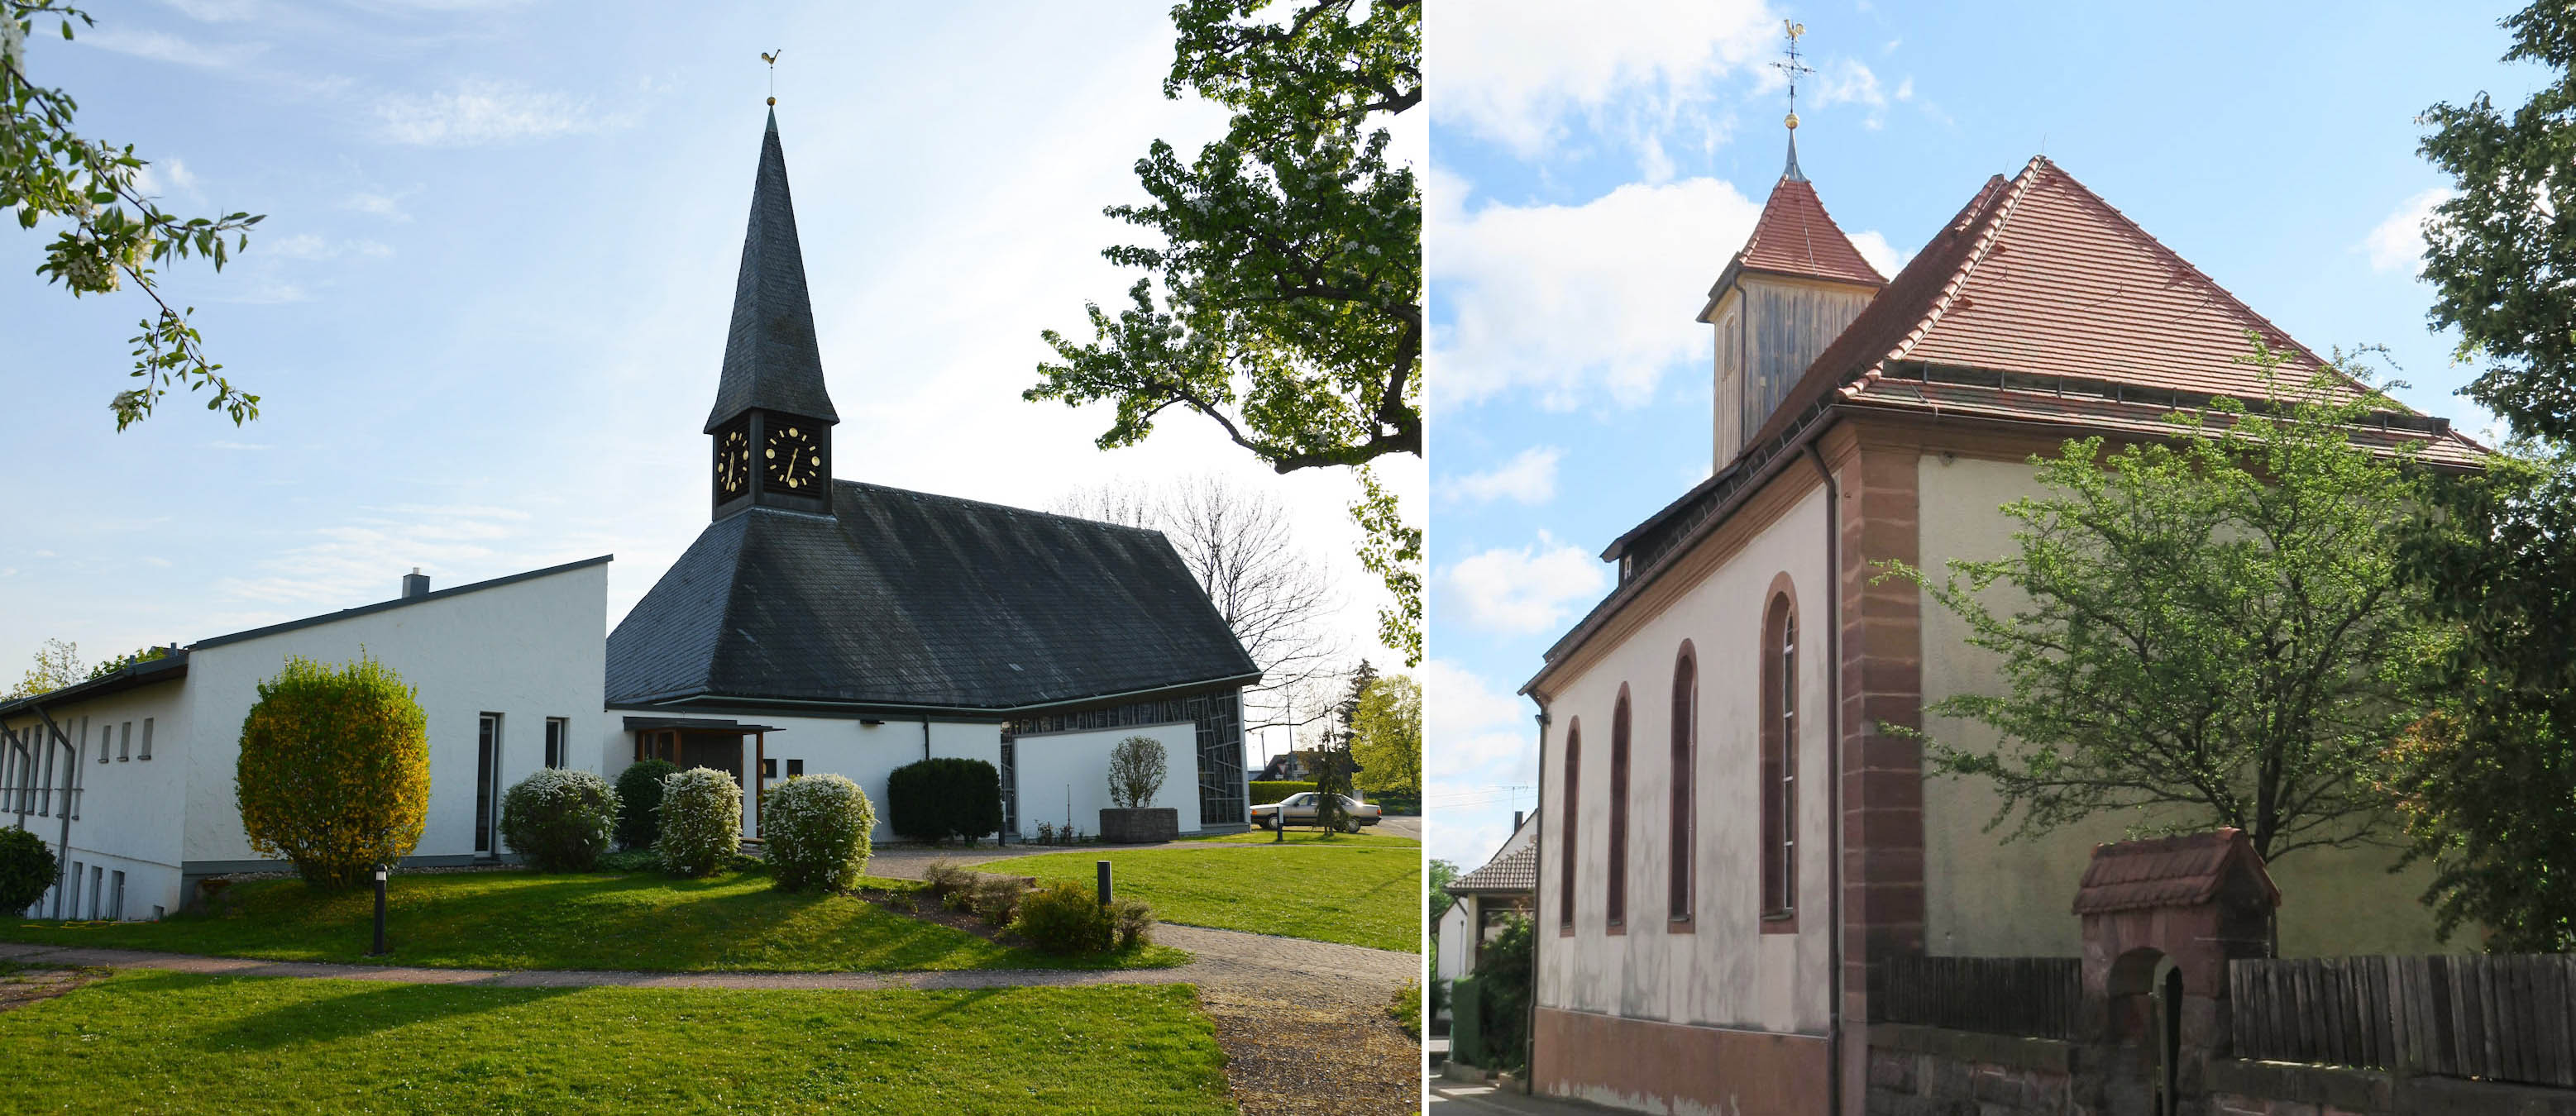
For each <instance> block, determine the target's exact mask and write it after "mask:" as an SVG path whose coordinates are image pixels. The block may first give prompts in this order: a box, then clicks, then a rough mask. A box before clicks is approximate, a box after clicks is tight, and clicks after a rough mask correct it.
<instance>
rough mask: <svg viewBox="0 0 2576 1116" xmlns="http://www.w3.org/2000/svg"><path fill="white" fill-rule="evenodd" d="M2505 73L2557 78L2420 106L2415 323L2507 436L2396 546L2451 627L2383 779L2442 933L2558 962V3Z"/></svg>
mask: <svg viewBox="0 0 2576 1116" xmlns="http://www.w3.org/2000/svg"><path fill="white" fill-rule="evenodd" d="M2504 27H2505V29H2506V30H2507V31H2508V32H2510V33H2511V35H2512V38H2513V46H2512V48H2511V49H2510V50H2508V51H2507V52H2506V54H2505V58H2506V60H2508V61H2522V62H2536V63H2539V64H2541V65H2543V66H2546V67H2548V68H2550V69H2551V70H2554V71H2556V72H2555V74H2554V75H2553V77H2552V79H2551V80H2550V81H2549V82H2548V83H2547V84H2545V85H2544V86H2542V87H2541V89H2540V90H2539V91H2538V92H2536V93H2534V94H2533V95H2532V97H2531V99H2530V100H2528V101H2526V102H2524V103H2523V104H2522V105H2521V106H2520V107H2519V108H2516V109H2513V110H2512V111H2510V112H2506V111H2502V110H2499V109H2498V108H2497V107H2496V106H2495V105H2494V103H2493V102H2492V101H2491V100H2490V99H2489V98H2488V97H2487V96H2486V95H2485V94H2480V95H2479V96H2478V97H2476V98H2475V99H2474V100H2471V101H2470V102H2469V103H2467V104H2466V105H2452V104H2447V103H2445V104H2438V105H2435V106H2433V107H2432V108H2430V109H2427V110H2425V113H2424V115H2423V117H2422V119H2421V123H2423V124H2426V125H2428V126H2429V127H2430V128H2431V129H2432V130H2431V131H2430V132H2429V133H2428V134H2427V135H2426V136H2425V138H2424V140H2423V144H2422V147H2421V152H2422V154H2423V155H2424V156H2425V157H2426V158H2428V159H2430V160H2431V161H2432V162H2433V164H2434V165H2435V166H2436V167H2439V168H2440V169H2442V170H2443V171H2445V172H2447V173H2448V174H2449V175H2450V176H2451V178H2452V181H2453V187H2454V190H2455V193H2454V195H2453V196H2452V198H2451V199H2450V200H2449V201H2447V202H2445V203H2444V204H2443V205H2442V206H2441V207H2440V208H2439V209H2438V210H2437V211H2436V212H2435V219H2434V220H2432V221H2430V222H2428V223H2427V224H2426V226H2425V230H2424V232H2425V240H2426V250H2425V253H2424V278H2425V279H2426V280H2427V281H2429V282H2430V283H2432V284H2433V287H2434V292H2435V301H2434V305H2433V311H2432V318H2433V322H2434V323H2435V324H2436V325H2439V326H2448V327H2454V328H2457V329H2458V330H2459V333H2460V356H2461V358H2462V359H2463V360H2468V361H2476V362H2479V363H2480V364H2481V365H2482V368H2481V369H2480V372H2479V375H2478V377H2477V379H2476V380H2474V381H2473V382H2472V383H2471V384H2470V385H2469V387H2468V389H2467V394H2469V395H2471V396H2473V397H2475V398H2476V399H2477V400H2478V401H2479V402H2480V403H2483V404H2485V405H2486V406H2487V407H2488V408H2489V409H2491V410H2493V411H2494V412H2495V413H2496V414H2498V415H2500V416H2502V417H2503V418H2504V419H2505V420H2506V421H2507V422H2508V423H2510V424H2511V426H2512V428H2513V431H2514V433H2515V434H2516V435H2517V436H2518V437H2519V438H2520V439H2521V441H2520V442H2518V444H2517V445H2515V446H2514V447H2513V449H2512V450H2511V451H2510V452H2509V453H2508V454H2507V455H2505V456H2504V457H2502V458H2500V459H2498V460H2497V461H2495V462H2494V463H2493V467H2492V468H2490V469H2489V470H2488V471H2487V473H2486V474H2485V475H2483V476H2476V477H2463V478H2456V479H2451V480H2446V481H2444V482H2442V483H2441V484H2439V485H2438V486H2437V488H2436V491H2435V494H2436V497H2437V498H2436V500H2435V501H2434V502H2433V505H2432V507H2433V508H2434V514H2432V515H2429V516H2428V517H2427V518H2426V522H2425V529H2424V530H2423V531H2422V532H2421V533H2420V535H2419V537H2418V538H2417V539H2416V541H2415V542H2416V545H2414V546H2413V547H2412V548H2410V554H2409V557H2410V563H2409V565H2410V568H2411V571H2412V572H2413V573H2414V574H2415V575H2416V577H2417V578H2418V580H2420V581H2421V582H2422V583H2423V585H2424V586H2425V588H2426V590H2427V597H2428V604H2427V607H2428V608H2429V609H2430V611H2431V612H2432V613H2433V615H2435V616H2436V617H2438V618H2440V619H2443V620H2446V621H2448V622H2450V623H2453V624H2455V625H2457V628H2458V631H2459V633H2460V635H2459V640H2458V643H2457V645H2456V646H2455V647H2454V648H2453V649H2452V651H2451V653H2450V654H2448V655H2446V656H2445V657H2443V658H2442V659H2441V660H2440V661H2439V663H2438V665H2437V668H2436V674H2435V681H2436V683H2437V684H2438V685H2439V686H2440V687H2441V690H2442V692H2443V693H2444V695H2445V698H2446V700H2445V701H2444V703H2443V707H2442V710H2441V712H2440V714H2439V715H2438V716H2435V717H2432V718H2428V719H2427V720H2426V721H2425V722H2424V723H2423V725H2422V726H2421V729H2420V731H2419V732H2417V733H2416V734H2414V735H2412V736H2410V737H2409V738H2408V739H2407V741H2406V746H2405V748H2403V749H2402V750H2401V752H2400V753H2399V757H2400V758H2401V759H2403V760H2405V761H2406V762H2405V763H2404V764H2402V765H2401V766H2400V767H2399V768H2398V769H2397V770H2396V772H2395V773H2394V774H2393V776H2392V778H2393V779H2394V781H2395V782H2396V789H2398V790H2400V791H2402V792H2404V794H2403V797H2402V798H2401V799H2400V801H2401V804H2402V808H2403V813H2404V816H2405V818H2406V820H2407V825H2408V830H2409V832H2410V834H2411V835H2412V836H2413V837H2414V845H2413V848H2412V849H2411V854H2412V855H2413V856H2415V857H2417V858H2420V859H2426V860H2429V861H2430V862H2431V864H2432V866H2433V870H2434V878H2433V884H2432V886H2431V888H2430V889H2429V890H2428V891H2427V893H2426V896H2425V898H2426V899H2427V900H2428V901H2430V902H2432V903H2433V905H2434V909H2435V912H2436V913H2437V915H2438V916H2439V918H2440V923H2439V925H2440V927H2441V929H2442V931H2443V932H2444V933H2446V934H2447V933H2449V932H2451V931H2452V930H2454V929H2456V928H2457V927H2459V926H2460V925H2462V924H2463V923H2468V922H2475V923H2478V924H2480V925H2483V926H2484V927H2485V928H2486V929H2487V931H2488V933H2489V935H2490V937H2489V939H2488V944H2489V945H2491V946H2493V947H2494V948H2498V949H2519V950H2542V951H2563V950H2576V870H2571V866H2576V665H2571V663H2576V660H2571V658H2570V656H2569V654H2568V648H2569V647H2570V646H2571V645H2576V475H2571V470H2576V449H2571V439H2576V8H2570V7H2569V6H2567V5H2566V4H2564V3H2561V2H2558V0H2542V2H2540V3H2535V4H2533V5H2531V6H2530V7H2528V8H2525V9H2523V10H2522V11H2520V12H2518V13H2516V14H2514V15H2512V16H2510V17H2508V18H2507V19H2505V21H2504Z"/></svg>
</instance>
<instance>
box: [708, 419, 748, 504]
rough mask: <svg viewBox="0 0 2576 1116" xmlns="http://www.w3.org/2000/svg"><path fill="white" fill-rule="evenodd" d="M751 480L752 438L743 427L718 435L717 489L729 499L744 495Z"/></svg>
mask: <svg viewBox="0 0 2576 1116" xmlns="http://www.w3.org/2000/svg"><path fill="white" fill-rule="evenodd" d="M750 481H751V438H750V437H749V436H748V435H746V434H744V433H743V431H742V428H740V427H736V428H734V429H732V430H728V431H725V432H724V433H722V434H720V435H717V436H716V491H717V492H719V493H722V494H723V495H724V497H725V498H726V499H728V500H730V499H732V498H734V497H736V496H740V495H742V489H743V486H744V485H745V484H748V483H750Z"/></svg>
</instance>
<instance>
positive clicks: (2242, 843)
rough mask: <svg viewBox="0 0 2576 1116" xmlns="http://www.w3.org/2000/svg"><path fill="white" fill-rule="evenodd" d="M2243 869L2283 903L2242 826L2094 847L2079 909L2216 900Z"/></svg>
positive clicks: (2269, 895)
mask: <svg viewBox="0 0 2576 1116" xmlns="http://www.w3.org/2000/svg"><path fill="white" fill-rule="evenodd" d="M2239 873H2250V874H2251V878H2252V879H2254V880H2255V881H2257V882H2259V883H2260V884H2261V885H2262V889H2263V894H2264V895H2265V897H2266V898H2267V900H2268V901H2269V902H2270V903H2271V904H2272V905H2273V906H2276V907H2277V906H2279V905H2280V904H2281V890H2280V888H2278V887H2275V886H2273V883H2272V875H2271V873H2270V872H2267V871H2265V870H2264V868H2263V858H2262V857H2259V856H2256V855H2255V854H2254V843H2253V842H2252V841H2251V840H2248V839H2247V838H2246V836H2245V832H2244V831H2243V830H2240V829H2217V830H2212V831H2210V832H2208V833H2188V834H2184V835H2182V836H2179V837H2161V838H2157V839H2155V840H2151V841H2122V842H2120V843H2118V844H2111V845H2095V846H2093V862H2092V863H2091V864H2089V865H2086V866H2085V868H2084V882H2083V884H2082V885H2081V886H2079V887H2077V888H2076V890H2075V913H2076V914H2080V915H2082V914H2104V913H2107V912H2111V911H2127V910H2136V909H2138V908H2141V907H2188V906H2194V905H2197V904H2201V903H2206V902H2209V901H2210V900H2212V899H2215V898H2217V897H2218V892H2219V889H2221V888H2223V887H2225V886H2226V884H2227V881H2228V880H2229V879H2230V878H2233V877H2235V876H2236V875H2237V874H2239Z"/></svg>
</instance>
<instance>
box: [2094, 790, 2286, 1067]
mask: <svg viewBox="0 0 2576 1116" xmlns="http://www.w3.org/2000/svg"><path fill="white" fill-rule="evenodd" d="M2280 905H2281V892H2280V889H2279V888H2277V887H2275V886H2273V884H2272V875H2271V873H2270V872H2268V871H2266V870H2265V869H2264V867H2263V858H2262V857H2260V856H2257V855H2255V853H2254V846H2253V843H2252V842H2250V841H2248V840H2246V837H2245V834H2244V832H2243V831H2241V830H2236V829H2219V830H2215V831H2212V832H2208V833H2193V834H2187V835H2184V836H2179V837H2163V838H2158V839H2156V840H2152V841H2122V842H2120V843H2118V844H2110V845H2096V846H2094V848H2093V862H2092V864H2090V865H2089V866H2087V867H2086V868H2085V869H2084V883H2083V885H2082V886H2081V887H2079V888H2078V889H2077V890H2076V893H2075V913H2076V914H2077V915H2078V916H2081V917H2082V918H2083V920H2084V1019H2083V1024H2084V1035H2083V1037H2084V1039H2085V1041H2087V1042H2092V1043H2100V1044H2103V1045H2106V1046H2111V1047H2115V1048H2118V1049H2121V1050H2123V1051H2128V1052H2132V1053H2134V1054H2135V1055H2136V1056H2135V1057H2133V1058H2122V1059H2120V1062H2121V1063H2124V1064H2125V1065H2126V1066H2127V1067H2128V1068H2129V1070H2130V1073H2129V1074H2121V1076H2131V1075H2134V1076H2135V1077H2136V1078H2137V1080H2136V1081H2135V1082H2134V1085H2135V1087H2136V1088H2138V1089H2142V1090H2146V1091H2148V1092H2152V1091H2153V1090H2154V1089H2155V1086H2154V1085H2153V1083H2151V1082H2149V1081H2147V1080H2145V1078H2146V1077H2147V1076H2148V1075H2149V1074H2150V1072H2151V1070H2152V1067H2153V1066H2154V1065H2155V1064H2156V1061H2157V1059H2158V1057H2160V1055H2158V1054H2157V1053H2156V1052H2157V1051H2158V1050H2160V1048H2161V1044H2162V1043H2163V1042H2164V1041H2165V1036H2164V1035H2162V1034H2151V1033H2149V1032H2150V1031H2151V1030H2152V1028H2151V1026H2150V1024H2151V1023H2152V1022H2153V1021H2154V1020H2155V1019H2156V1018H2157V1014H2156V1012H2157V1002H2158V998H2159V997H2160V996H2162V995H2164V994H2165V993H2166V991H2167V988H2168V985H2167V982H2168V979H2169V978H2168V977H2167V976H2166V974H2167V973H2168V972H2173V973H2178V974H2179V975H2180V978H2181V979H2180V992H2181V996H2180V999H2179V1002H2177V1003H2172V1004H2171V1005H2170V1006H2169V1007H2168V1008H2167V1009H2166V1010H2169V1011H2173V1012H2175V1013H2177V1014H2178V1016H2179V1019H2180V1036H2179V1037H2180V1044H2179V1045H2180V1049H2179V1050H2178V1051H2176V1053H2177V1054H2178V1055H2179V1057H2178V1058H2177V1060H2176V1061H2177V1064H2178V1066H2179V1067H2180V1072H2179V1074H2178V1079H2179V1089H2180V1092H2181V1095H2183V1096H2185V1097H2190V1096H2195V1095H2197V1094H2198V1093H2199V1092H2200V1089H2199V1088H2198V1086H2199V1084H2200V1079H2201V1077H2202V1072H2201V1067H2202V1066H2204V1065H2206V1063H2207V1061H2208V1059H2210V1058H2212V1057H2224V1056H2225V1055H2226V1054H2227V1053H2228V1049H2227V1047H2228V1027H2229V1022H2228V1012H2227V963H2228V962H2229V961H2231V960H2234V959H2237V958H2258V957H2268V956H2271V954H2272V927H2273V911H2274V909H2275V908H2277V907H2279V906H2280ZM2168 962H2170V965H2168V964H2167V963H2168ZM2115 1072H2117V1071H2115ZM2114 1091H2122V1090H2119V1089H2118V1088H2117V1086H2116V1085H2115V1086H2114ZM2188 1107H2191V1106H2186V1110H2187V1109H2188Z"/></svg>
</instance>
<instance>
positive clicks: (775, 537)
mask: <svg viewBox="0 0 2576 1116" xmlns="http://www.w3.org/2000/svg"><path fill="white" fill-rule="evenodd" d="M834 484H835V488H834V489H833V492H832V508H833V513H834V514H833V516H831V517H825V516H818V515H804V514H799V513H795V512H785V511H778V510H775V509H769V508H754V509H751V510H749V511H746V512H743V513H741V514H738V515H732V516H727V517H726V518H724V519H721V520H718V521H716V522H714V523H712V524H709V525H708V526H707V528H706V530H705V531H704V532H702V533H700V534H699V536H698V540H697V542H695V543H693V544H691V545H690V547H689V549H688V551H687V552H686V553H684V554H682V555H681V556H680V559H679V560H678V561H677V562H674V563H672V565H671V568H670V570H669V571H668V572H666V573H665V574H663V575H662V580H661V581H660V582H659V583H658V584H656V585H654V586H653V589H652V591H651V592H648V593H646V594H645V595H644V599H643V600H641V601H639V602H637V603H636V605H635V608H634V610H633V611H631V612H629V613H627V615H626V618H625V619H624V620H623V621H621V622H619V623H618V625H617V630H616V631H615V632H612V633H610V635H609V637H608V685H607V692H608V702H609V704H610V705H612V706H622V707H627V708H633V707H637V706H642V705H667V704H671V703H675V702H682V701H689V700H693V699H694V700H696V701H700V702H703V703H705V704H710V705H716V706H722V705H725V704H727V701H728V699H750V700H752V701H755V702H760V703H764V704H796V703H809V704H818V705H833V706H872V707H882V708H898V709H900V708H923V709H951V710H973V711H988V712H991V711H1007V710H1020V709H1028V708H1033V707H1040V706H1047V705H1059V704H1066V703H1070V702H1076V701H1082V700H1086V699H1096V698H1107V697H1117V696H1128V695H1137V696H1141V695H1143V694H1146V693H1151V692H1155V691H1162V690H1173V689H1179V688H1182V687H1186V686H1192V685H1217V684H1241V683H1245V682H1250V681H1254V680H1257V679H1258V678H1259V677H1260V673H1261V671H1260V668H1259V667H1257V666H1255V665H1254V664H1253V662H1252V658H1251V656H1249V655H1246V654H1245V653H1244V651H1243V647H1242V645H1241V644H1240V643H1238V642H1236V640H1235V638H1234V633H1233V632H1232V631H1231V630H1229V629H1228V628H1227V626H1226V623H1225V619H1224V617H1223V616H1221V615H1219V614H1218V613H1217V610H1216V606H1215V605H1213V604H1211V603H1210V602H1209V601H1208V597H1207V594H1206V592H1205V591H1204V590H1202V589H1201V588H1200V587H1199V583H1198V580H1197V579H1196V578H1194V577H1192V576H1191V575H1190V571H1189V568H1188V567H1187V566H1185V565H1183V564H1182V562H1181V557H1180V555H1179V553H1178V552H1176V551H1174V550H1173V549H1172V545H1171V543H1170V542H1169V541H1167V540H1165V539H1164V538H1163V536H1162V533H1161V532H1158V531H1147V530H1140V529H1138V528H1133V527H1121V526H1117V525H1115V524H1108V523H1096V522H1093V521H1090V520H1085V519H1075V518H1072V517H1070V516H1061V515H1050V514H1047V513H1045V512H1034V511H1025V510H1022V509H1019V508H1011V507H1004V506H1002V505H1000V504H987V503H981V502H978V501H973V500H960V499H957V498H955V497H950V496H937V495H932V494H930V493H924V492H912V491H907V490H904V489H900V488H887V487H884V486H882V485H873V484H861V483H858V482H855V481H846V480H844V481H835V482H834Z"/></svg>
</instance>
